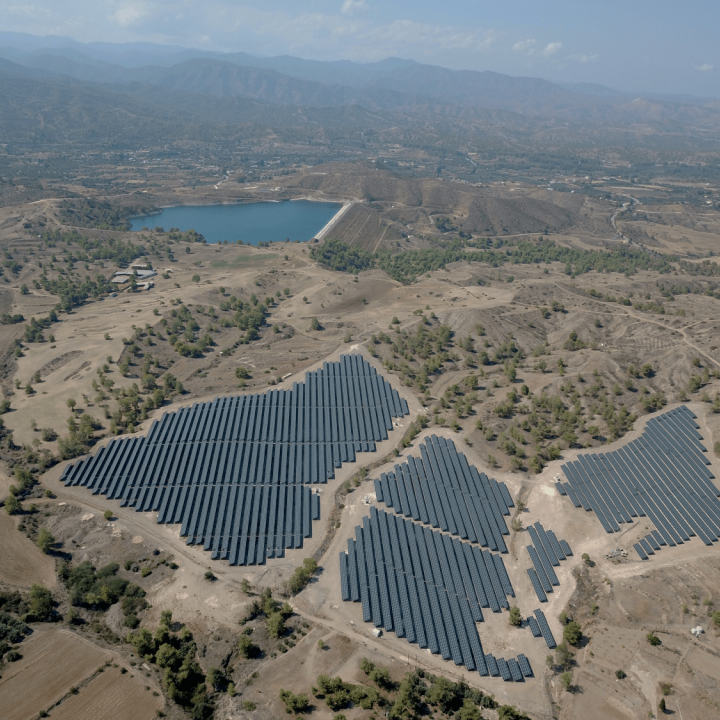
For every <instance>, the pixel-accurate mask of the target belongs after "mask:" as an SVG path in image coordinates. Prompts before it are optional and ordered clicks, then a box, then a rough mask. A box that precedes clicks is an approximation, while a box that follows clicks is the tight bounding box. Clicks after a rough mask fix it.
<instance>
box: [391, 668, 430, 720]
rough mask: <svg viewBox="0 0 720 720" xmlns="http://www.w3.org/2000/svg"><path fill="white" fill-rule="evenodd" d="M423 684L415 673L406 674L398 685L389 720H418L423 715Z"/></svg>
mask: <svg viewBox="0 0 720 720" xmlns="http://www.w3.org/2000/svg"><path fill="white" fill-rule="evenodd" d="M423 690H424V687H423V683H422V681H421V680H420V678H419V677H418V676H417V675H416V674H415V673H408V674H407V675H406V676H405V678H404V679H403V681H402V682H401V683H400V688H399V690H398V694H397V697H396V698H395V702H394V703H393V704H392V707H391V708H390V713H389V715H388V717H390V718H391V720H400V719H402V720H420V718H421V717H422V714H423V700H422V691H423Z"/></svg>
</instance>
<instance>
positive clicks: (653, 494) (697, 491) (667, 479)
mask: <svg viewBox="0 0 720 720" xmlns="http://www.w3.org/2000/svg"><path fill="white" fill-rule="evenodd" d="M694 418H695V415H694V414H693V413H692V412H691V411H690V410H689V409H688V408H687V407H686V406H684V405H682V406H680V407H678V408H675V409H674V410H670V411H668V412H666V413H663V414H662V415H659V416H658V417H655V418H652V419H651V420H649V421H648V422H647V425H646V426H645V430H644V431H643V434H642V435H641V436H640V437H639V438H637V439H636V440H633V441H632V442H630V443H628V444H627V445H625V446H623V447H621V448H620V449H618V450H614V451H613V452H609V453H596V454H592V455H580V456H579V457H578V459H577V460H576V461H574V462H569V463H566V464H565V465H563V466H562V469H563V471H564V472H565V476H566V478H567V483H566V484H564V485H563V489H564V490H565V491H566V493H567V495H568V497H569V498H570V499H571V500H572V502H573V504H574V505H575V506H576V507H583V508H585V510H592V511H593V512H595V514H596V516H597V518H598V520H600V522H601V524H602V526H603V527H604V528H605V530H606V531H607V532H609V533H611V532H618V531H619V530H620V524H622V523H631V522H632V518H635V517H647V518H649V519H650V520H652V522H653V523H654V524H655V528H656V531H653V533H652V536H653V537H654V538H655V539H656V540H657V542H658V544H660V540H662V544H664V545H669V546H670V547H673V546H675V545H680V544H682V543H683V542H686V541H688V540H689V539H690V538H691V537H693V536H697V537H699V538H700V539H701V540H702V541H703V542H704V543H705V544H706V545H711V544H712V543H713V542H714V541H715V540H717V539H718V537H719V536H720V499H718V496H720V490H718V488H717V487H716V486H715V485H714V484H713V482H712V480H713V478H714V475H713V474H712V472H710V470H709V469H708V467H707V466H708V465H710V460H708V458H707V457H706V456H705V454H704V453H706V452H707V450H706V448H705V447H704V446H703V444H702V443H701V442H700V441H701V440H702V436H701V435H700V433H699V432H698V427H699V425H698V424H697V423H696V422H695V420H694ZM645 542H647V543H649V538H645V540H644V541H641V542H640V543H638V544H637V545H636V547H635V549H636V550H637V551H638V554H639V555H640V557H641V558H642V557H643V553H644V554H645V556H646V557H647V555H648V550H647V549H646V548H645V547H644V543H645ZM648 547H650V550H651V551H652V550H654V549H655V547H654V546H653V545H651V544H649V545H648ZM638 548H639V549H638ZM658 549H659V548H658ZM641 550H642V553H641V552H640V551H641ZM646 557H645V558H643V559H646Z"/></svg>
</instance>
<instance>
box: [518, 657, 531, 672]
mask: <svg viewBox="0 0 720 720" xmlns="http://www.w3.org/2000/svg"><path fill="white" fill-rule="evenodd" d="M517 661H518V665H520V672H522V674H523V675H524V676H525V677H532V674H533V671H532V668H531V667H530V661H529V660H528V659H527V658H526V657H525V655H524V654H523V653H519V654H518V656H517Z"/></svg>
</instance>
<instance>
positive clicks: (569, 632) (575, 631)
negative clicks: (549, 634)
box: [563, 622, 582, 645]
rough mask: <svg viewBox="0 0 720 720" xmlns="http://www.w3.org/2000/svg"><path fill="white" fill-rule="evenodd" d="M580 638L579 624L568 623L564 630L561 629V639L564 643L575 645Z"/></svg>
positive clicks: (580, 629)
mask: <svg viewBox="0 0 720 720" xmlns="http://www.w3.org/2000/svg"><path fill="white" fill-rule="evenodd" d="M581 638H582V628H581V627H580V623H577V622H569V623H568V624H567V625H566V626H565V627H564V628H563V639H564V640H565V642H568V643H570V644H571V645H577V644H578V643H579V642H580V640H581Z"/></svg>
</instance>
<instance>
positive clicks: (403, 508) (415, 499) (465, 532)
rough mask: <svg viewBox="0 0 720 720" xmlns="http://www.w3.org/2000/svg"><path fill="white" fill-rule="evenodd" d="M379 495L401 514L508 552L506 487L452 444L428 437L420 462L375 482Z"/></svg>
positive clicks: (407, 464)
mask: <svg viewBox="0 0 720 720" xmlns="http://www.w3.org/2000/svg"><path fill="white" fill-rule="evenodd" d="M375 494H376V496H377V499H378V500H379V501H380V502H383V503H385V505H387V506H388V507H391V508H393V509H394V510H395V512H397V513H398V514H400V515H403V516H405V517H408V518H412V519H413V520H416V521H419V522H422V523H424V524H427V525H431V526H432V527H434V528H441V529H442V530H444V531H446V532H449V533H451V534H452V535H456V536H458V537H461V538H463V539H464V540H470V541H471V542H476V543H479V544H480V545H482V546H484V547H490V549H492V550H496V551H500V552H507V547H506V545H505V541H504V539H503V535H509V534H510V531H509V530H508V528H507V524H506V521H505V518H504V516H505V515H509V514H510V510H509V508H511V507H513V506H514V505H513V501H512V499H511V497H510V493H509V491H508V489H507V487H506V485H505V483H498V482H496V481H495V480H493V479H491V478H488V477H487V476H486V475H485V474H484V473H479V472H478V471H477V469H476V468H475V467H473V466H472V465H470V464H469V463H468V461H467V458H466V457H465V455H464V454H463V453H459V452H458V451H457V449H456V448H455V445H454V443H453V442H452V440H446V439H445V438H438V437H437V436H435V435H431V436H430V437H428V438H427V439H426V440H425V442H423V443H422V444H421V445H420V457H416V456H411V457H409V458H408V460H407V462H405V463H402V464H399V465H395V472H390V473H383V474H382V475H381V476H380V479H379V480H375Z"/></svg>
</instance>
